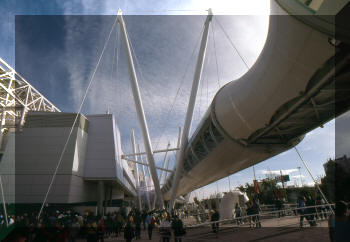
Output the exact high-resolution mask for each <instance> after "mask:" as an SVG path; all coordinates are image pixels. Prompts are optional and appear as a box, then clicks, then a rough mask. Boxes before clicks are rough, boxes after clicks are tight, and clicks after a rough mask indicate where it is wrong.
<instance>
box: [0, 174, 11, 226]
mask: <svg viewBox="0 0 350 242" xmlns="http://www.w3.org/2000/svg"><path fill="white" fill-rule="evenodd" d="M0 189H1V198H2V206H3V209H4V216H5V223H6V227H8V226H9V222H8V217H7V209H6V200H5V194H4V187H3V186H2V178H1V175H0Z"/></svg>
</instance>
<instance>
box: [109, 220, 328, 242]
mask: <svg viewBox="0 0 350 242" xmlns="http://www.w3.org/2000/svg"><path fill="white" fill-rule="evenodd" d="M305 224H307V222H305ZM105 241H106V242H112V241H125V240H124V239H123V238H122V236H120V237H119V238H106V239H105ZM133 241H134V240H133ZM137 241H139V242H144V241H150V240H148V237H147V231H144V230H143V231H142V235H141V239H140V240H137ZM152 241H161V240H160V238H159V234H158V231H157V229H155V230H154V231H153V238H152ZM171 241H174V238H172V239H171ZM183 241H186V242H187V241H188V242H190V241H239V242H245V241H247V242H248V241H250V242H260V241H271V242H272V241H274V242H276V241H283V242H289V241H290V242H329V241H330V239H329V236H328V226H327V221H320V222H318V226H317V227H309V226H308V225H307V226H306V227H304V228H299V220H298V218H296V217H283V218H280V219H278V218H276V219H268V220H265V221H264V220H263V221H262V228H250V227H249V225H247V224H245V225H243V226H241V227H236V226H235V225H232V224H226V225H222V226H221V228H220V231H219V233H218V236H216V234H214V233H213V232H212V231H211V228H210V227H209V226H205V227H199V228H190V229H187V235H186V236H185V238H184V240H183Z"/></svg>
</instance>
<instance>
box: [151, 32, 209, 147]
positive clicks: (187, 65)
mask: <svg viewBox="0 0 350 242" xmlns="http://www.w3.org/2000/svg"><path fill="white" fill-rule="evenodd" d="M203 31H204V25H203V28H202V31H201V33H200V34H199V36H198V39H197V42H196V43H195V46H194V48H193V50H192V53H191V56H190V58H189V59H188V62H187V63H186V69H185V72H184V74H183V76H182V78H181V81H180V84H179V88H178V89H177V91H176V94H175V97H174V100H173V102H172V104H171V107H170V110H169V112H168V115H167V117H166V120H165V122H164V125H163V126H162V128H161V135H160V136H159V138H158V140H157V142H156V147H155V150H156V149H157V147H158V144H159V142H160V140H161V138H162V137H163V134H164V130H165V127H166V126H167V125H168V122H169V118H170V114H171V112H172V111H173V109H174V106H175V103H176V99H177V97H178V95H179V93H180V90H181V87H182V85H183V83H184V81H185V77H186V75H187V71H188V68H189V66H190V61H191V59H192V57H193V56H194V53H195V51H196V49H197V46H198V44H199V42H200V37H201V36H202V34H203Z"/></svg>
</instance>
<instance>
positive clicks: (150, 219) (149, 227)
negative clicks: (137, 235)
mask: <svg viewBox="0 0 350 242" xmlns="http://www.w3.org/2000/svg"><path fill="white" fill-rule="evenodd" d="M155 223H156V222H155V218H154V216H153V215H152V213H149V214H148V215H147V217H146V224H147V232H148V238H149V240H152V232H153V228H154V226H155Z"/></svg>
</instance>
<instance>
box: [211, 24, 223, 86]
mask: <svg viewBox="0 0 350 242" xmlns="http://www.w3.org/2000/svg"><path fill="white" fill-rule="evenodd" d="M211 32H212V38H213V45H214V55H215V64H216V76H217V78H218V86H219V89H220V87H221V85H220V75H219V65H218V57H217V54H216V44H215V35H214V24H212V25H211Z"/></svg>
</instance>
